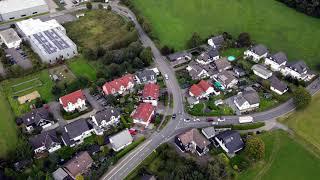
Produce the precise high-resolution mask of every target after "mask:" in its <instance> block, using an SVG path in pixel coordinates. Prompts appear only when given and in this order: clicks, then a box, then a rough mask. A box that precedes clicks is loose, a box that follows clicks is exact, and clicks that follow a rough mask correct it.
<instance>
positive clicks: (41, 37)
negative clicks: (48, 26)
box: [33, 29, 70, 54]
mask: <svg viewBox="0 0 320 180" xmlns="http://www.w3.org/2000/svg"><path fill="white" fill-rule="evenodd" d="M33 37H34V38H35V39H36V40H37V41H38V43H39V44H40V45H41V46H42V47H43V49H44V51H45V52H46V53H47V54H52V53H56V52H58V51H61V50H64V49H67V48H69V47H70V45H69V44H68V43H67V42H66V41H65V40H64V39H62V38H61V37H60V35H59V34H58V33H57V32H56V31H55V30H54V29H52V30H47V31H44V32H40V33H37V34H34V35H33Z"/></svg>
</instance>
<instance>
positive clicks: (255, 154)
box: [245, 135, 265, 161]
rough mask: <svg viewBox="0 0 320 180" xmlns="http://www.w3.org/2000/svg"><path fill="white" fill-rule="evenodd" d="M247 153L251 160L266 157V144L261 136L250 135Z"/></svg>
mask: <svg viewBox="0 0 320 180" xmlns="http://www.w3.org/2000/svg"><path fill="white" fill-rule="evenodd" d="M245 153H246V155H247V156H248V158H249V159H250V160H253V161H259V160H261V159H262V158H263V157H264V154H265V146H264V142H263V141H262V139H261V138H260V137H259V136H256V135H254V136H250V137H249V138H248V139H247V142H246V147H245Z"/></svg>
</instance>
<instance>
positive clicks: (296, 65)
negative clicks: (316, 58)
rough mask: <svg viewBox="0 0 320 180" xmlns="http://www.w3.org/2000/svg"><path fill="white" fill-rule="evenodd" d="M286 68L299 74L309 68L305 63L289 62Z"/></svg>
mask: <svg viewBox="0 0 320 180" xmlns="http://www.w3.org/2000/svg"><path fill="white" fill-rule="evenodd" d="M287 67H289V68H290V69H292V70H294V71H296V72H298V73H300V74H301V73H303V72H305V71H308V70H309V67H308V66H307V65H306V63H305V62H304V61H295V62H290V63H288V65H287Z"/></svg>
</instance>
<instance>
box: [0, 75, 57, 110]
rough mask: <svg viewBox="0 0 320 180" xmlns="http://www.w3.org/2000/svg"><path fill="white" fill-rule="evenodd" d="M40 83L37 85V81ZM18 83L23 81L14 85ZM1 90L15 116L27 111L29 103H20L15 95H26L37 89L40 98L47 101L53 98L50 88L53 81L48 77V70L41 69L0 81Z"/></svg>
mask: <svg viewBox="0 0 320 180" xmlns="http://www.w3.org/2000/svg"><path fill="white" fill-rule="evenodd" d="M35 78H38V80H35V81H30V82H28V83H24V82H26V81H29V80H32V79H35ZM40 82H41V83H42V85H39V83H40ZM19 83H23V84H21V85H19V86H16V87H14V88H13V87H12V86H15V85H17V84H19ZM1 86H2V91H3V93H4V95H5V96H7V98H8V100H9V103H10V105H11V107H12V110H13V112H14V114H15V115H16V116H20V115H22V114H24V113H26V112H28V111H30V108H29V105H30V103H25V104H23V105H20V104H19V102H18V100H17V99H16V97H18V96H22V95H26V94H28V93H31V92H33V91H38V92H39V93H40V95H41V98H42V99H43V100H45V101H47V102H50V101H52V100H53V95H52V94H51V89H52V87H53V82H52V80H51V79H50V77H49V73H48V70H43V71H40V72H37V73H34V74H31V75H28V76H25V77H20V78H15V79H8V80H5V81H2V82H1ZM28 86H29V87H32V88H30V89H28V90H26V91H23V92H20V93H16V92H17V90H19V91H21V90H23V89H25V88H28Z"/></svg>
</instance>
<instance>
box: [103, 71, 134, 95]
mask: <svg viewBox="0 0 320 180" xmlns="http://www.w3.org/2000/svg"><path fill="white" fill-rule="evenodd" d="M133 87H134V79H133V75H132V74H127V75H125V76H122V77H121V78H118V79H115V80H113V81H110V82H106V83H105V84H104V85H103V86H102V89H103V92H104V94H105V95H109V94H112V95H114V94H123V93H124V92H125V91H128V90H130V89H132V88H133Z"/></svg>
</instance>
